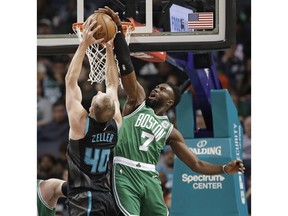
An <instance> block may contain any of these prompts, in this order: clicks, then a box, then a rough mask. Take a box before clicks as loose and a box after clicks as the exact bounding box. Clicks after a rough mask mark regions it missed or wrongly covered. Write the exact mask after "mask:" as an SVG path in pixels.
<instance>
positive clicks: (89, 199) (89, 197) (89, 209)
mask: <svg viewBox="0 0 288 216" xmlns="http://www.w3.org/2000/svg"><path fill="white" fill-rule="evenodd" d="M91 208H92V193H91V191H88V209H87V216H90V212H91Z"/></svg>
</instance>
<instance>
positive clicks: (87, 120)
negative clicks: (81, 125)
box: [85, 116, 90, 135]
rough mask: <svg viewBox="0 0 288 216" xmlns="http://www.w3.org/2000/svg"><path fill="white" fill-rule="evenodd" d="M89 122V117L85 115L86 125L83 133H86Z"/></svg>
mask: <svg viewBox="0 0 288 216" xmlns="http://www.w3.org/2000/svg"><path fill="white" fill-rule="evenodd" d="M89 122H90V119H89V117H88V116H87V118H86V127H85V135H86V134H87V132H88V129H89Z"/></svg>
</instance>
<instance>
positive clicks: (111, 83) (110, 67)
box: [105, 42, 122, 127]
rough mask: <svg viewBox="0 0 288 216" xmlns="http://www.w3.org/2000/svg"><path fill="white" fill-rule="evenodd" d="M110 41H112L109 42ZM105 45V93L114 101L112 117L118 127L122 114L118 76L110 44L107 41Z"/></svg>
mask: <svg viewBox="0 0 288 216" xmlns="http://www.w3.org/2000/svg"><path fill="white" fill-rule="evenodd" d="M111 43H112V42H111ZM105 46H106V63H105V64H106V66H105V76H106V78H105V83H106V93H107V94H108V95H109V96H110V97H111V98H112V100H113V101H114V103H115V114H114V119H115V121H116V122H117V124H118V126H119V127H120V126H121V124H122V116H121V112H120V103H119V99H118V87H119V76H118V69H117V66H116V62H115V58H114V53H113V48H112V45H111V44H110V42H109V43H106V44H105Z"/></svg>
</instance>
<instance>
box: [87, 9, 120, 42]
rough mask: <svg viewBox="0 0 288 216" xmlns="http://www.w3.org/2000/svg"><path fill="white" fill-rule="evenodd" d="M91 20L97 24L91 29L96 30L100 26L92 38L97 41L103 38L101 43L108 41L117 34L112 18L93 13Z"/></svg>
mask: <svg viewBox="0 0 288 216" xmlns="http://www.w3.org/2000/svg"><path fill="white" fill-rule="evenodd" d="M92 19H93V20H96V21H97V23H96V25H95V26H94V27H93V29H94V28H96V27H97V26H98V25H101V28H100V29H99V30H98V31H96V32H95V34H94V37H95V38H96V39H97V40H98V39H100V38H104V41H103V43H107V42H108V41H110V40H111V39H112V38H113V37H114V35H115V34H116V32H117V26H116V24H115V22H114V21H113V20H112V18H111V17H110V16H109V15H107V14H104V13H94V14H93V15H92Z"/></svg>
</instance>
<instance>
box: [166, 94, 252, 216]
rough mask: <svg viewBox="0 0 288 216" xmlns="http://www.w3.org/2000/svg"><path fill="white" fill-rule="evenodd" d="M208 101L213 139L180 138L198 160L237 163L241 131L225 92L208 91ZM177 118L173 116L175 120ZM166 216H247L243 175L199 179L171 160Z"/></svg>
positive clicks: (182, 164) (176, 160)
mask: <svg viewBox="0 0 288 216" xmlns="http://www.w3.org/2000/svg"><path fill="white" fill-rule="evenodd" d="M211 99H212V100H211V101H212V105H211V106H212V115H213V128H214V137H212V138H211V137H210V138H189V139H187V138H185V137H184V138H185V142H186V144H187V146H188V147H189V148H190V150H191V151H193V152H194V153H195V154H196V155H197V156H198V157H199V158H200V159H202V160H205V161H208V162H211V163H213V164H226V163H227V162H229V161H231V160H235V159H241V158H242V148H241V146H242V143H243V139H242V137H243V130H242V127H241V124H240V123H239V120H238V114H237V110H236V108H235V106H234V104H233V102H232V99H231V97H230V95H229V93H228V92H227V90H222V89H221V90H212V91H211ZM214 106H215V107H214ZM180 111H182V110H180ZM190 112H191V113H192V110H190ZM179 114H180V113H178V112H177V119H178V115H179ZM181 121H182V119H179V121H178V128H179V130H180V132H181V133H182V131H181V128H185V125H181ZM179 124H180V125H181V127H180V125H179ZM219 128H220V129H219ZM215 130H216V134H215ZM220 130H224V132H221V131H220ZM187 133H188V132H187ZM191 134H193V131H191ZM170 213H171V216H247V215H248V208H247V201H246V194H245V184H244V176H243V174H242V173H238V174H234V175H225V174H222V175H212V176H209V175H202V174H198V173H196V172H193V171H191V170H190V168H188V166H187V165H185V164H184V163H183V162H182V161H180V160H179V159H178V158H177V157H175V161H174V176H173V188H172V203H171V209H170Z"/></svg>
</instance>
